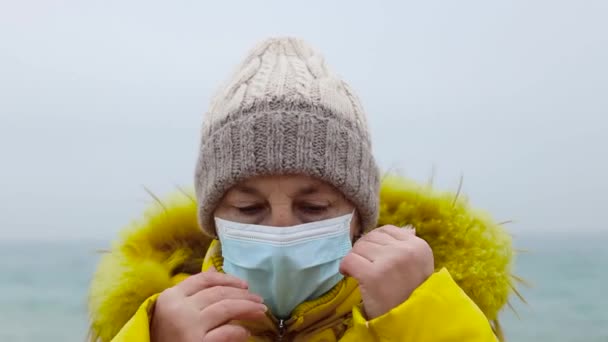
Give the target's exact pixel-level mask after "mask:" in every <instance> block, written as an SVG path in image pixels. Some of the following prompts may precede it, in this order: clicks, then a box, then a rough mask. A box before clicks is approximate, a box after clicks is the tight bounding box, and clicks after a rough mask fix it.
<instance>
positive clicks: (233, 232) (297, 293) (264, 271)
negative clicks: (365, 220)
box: [215, 214, 353, 318]
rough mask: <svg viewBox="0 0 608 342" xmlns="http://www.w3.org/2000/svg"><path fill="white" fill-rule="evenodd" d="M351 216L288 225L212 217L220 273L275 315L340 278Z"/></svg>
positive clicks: (283, 315)
mask: <svg viewBox="0 0 608 342" xmlns="http://www.w3.org/2000/svg"><path fill="white" fill-rule="evenodd" d="M352 216H353V215H352V214H349V215H345V216H341V217H336V218H332V219H329V220H323V221H317V222H312V223H306V224H301V225H297V226H293V227H271V226H260V225H253V224H244V223H237V222H231V221H226V220H223V219H220V218H215V224H216V228H217V232H218V235H219V238H220V242H221V245H222V256H223V257H224V272H226V273H227V274H231V275H234V276H236V277H238V278H241V279H243V280H245V281H247V282H248V283H249V289H250V291H251V292H252V293H256V294H258V295H260V296H262V298H264V303H265V304H266V305H267V306H268V308H269V309H270V311H271V312H272V313H273V314H274V315H275V316H276V317H278V318H288V317H289V315H290V314H291V312H292V311H293V309H294V308H295V307H296V306H297V305H298V304H300V303H302V302H304V301H307V300H311V299H315V298H318V297H320V296H321V295H322V294H324V293H325V292H327V291H329V290H330V289H331V288H332V287H334V286H335V285H336V284H337V283H338V282H339V281H340V280H341V279H342V278H343V276H342V275H341V274H340V272H339V267H340V262H341V261H342V259H343V258H344V257H345V256H346V254H347V253H348V252H349V251H350V249H351V248H352V245H351V241H350V222H351V219H352Z"/></svg>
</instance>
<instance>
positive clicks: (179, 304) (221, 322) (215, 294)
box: [150, 270, 267, 342]
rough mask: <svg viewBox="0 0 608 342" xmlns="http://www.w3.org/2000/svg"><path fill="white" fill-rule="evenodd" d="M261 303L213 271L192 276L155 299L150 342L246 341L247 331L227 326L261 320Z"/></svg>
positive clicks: (242, 283) (229, 278)
mask: <svg viewBox="0 0 608 342" xmlns="http://www.w3.org/2000/svg"><path fill="white" fill-rule="evenodd" d="M262 301H263V300H262V298H261V297H260V296H258V295H255V294H253V293H250V292H249V291H248V285H247V283H246V282H245V281H243V280H241V279H238V278H236V277H233V276H230V275H227V274H223V273H219V272H217V271H215V270H212V271H207V272H201V273H198V274H195V275H193V276H190V277H188V278H187V279H186V280H184V281H182V282H181V283H179V284H177V285H176V286H174V287H172V288H169V289H167V290H165V291H163V292H162V293H161V294H160V295H159V297H158V299H157V300H156V304H155V308H154V314H153V316H152V322H151V327H150V339H151V342H169V341H174V342H216V341H246V340H247V338H248V337H249V331H247V329H245V328H244V327H242V326H240V325H236V324H231V323H230V322H231V321H233V320H252V319H260V318H263V317H264V316H265V313H266V310H267V309H266V306H265V305H264V304H262Z"/></svg>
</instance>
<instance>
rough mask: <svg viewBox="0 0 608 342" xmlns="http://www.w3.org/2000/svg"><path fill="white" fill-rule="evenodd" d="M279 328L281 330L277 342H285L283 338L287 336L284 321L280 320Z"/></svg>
mask: <svg viewBox="0 0 608 342" xmlns="http://www.w3.org/2000/svg"><path fill="white" fill-rule="evenodd" d="M278 328H279V336H278V338H277V342H280V341H283V336H285V320H284V319H280V320H279V324H278Z"/></svg>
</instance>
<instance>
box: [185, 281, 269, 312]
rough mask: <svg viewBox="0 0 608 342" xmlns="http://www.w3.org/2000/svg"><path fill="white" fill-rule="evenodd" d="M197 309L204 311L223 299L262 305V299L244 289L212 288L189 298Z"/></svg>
mask: <svg viewBox="0 0 608 342" xmlns="http://www.w3.org/2000/svg"><path fill="white" fill-rule="evenodd" d="M190 298H192V300H193V301H194V303H196V306H197V307H198V308H199V309H201V310H202V309H204V308H206V307H208V306H209V305H211V304H213V303H217V302H219V301H221V300H224V299H243V300H250V301H252V302H256V303H262V302H263V301H264V300H263V299H262V297H260V296H258V295H256V294H253V293H251V292H249V291H247V290H245V289H240V288H236V287H230V286H214V287H211V288H207V289H204V290H201V291H199V292H197V293H195V294H193V295H192V296H190Z"/></svg>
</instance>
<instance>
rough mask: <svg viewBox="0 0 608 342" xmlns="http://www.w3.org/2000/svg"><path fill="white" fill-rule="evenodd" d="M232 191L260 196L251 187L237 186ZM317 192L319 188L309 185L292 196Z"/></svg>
mask: <svg viewBox="0 0 608 342" xmlns="http://www.w3.org/2000/svg"><path fill="white" fill-rule="evenodd" d="M234 190H235V191H238V192H241V193H244V194H248V195H260V192H259V191H258V189H256V188H254V187H251V186H247V185H237V186H235V187H234ZM318 192H319V186H318V185H316V184H310V185H307V186H305V187H303V188H301V189H299V190H298V191H296V193H295V194H294V196H306V195H313V194H316V193H318Z"/></svg>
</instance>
